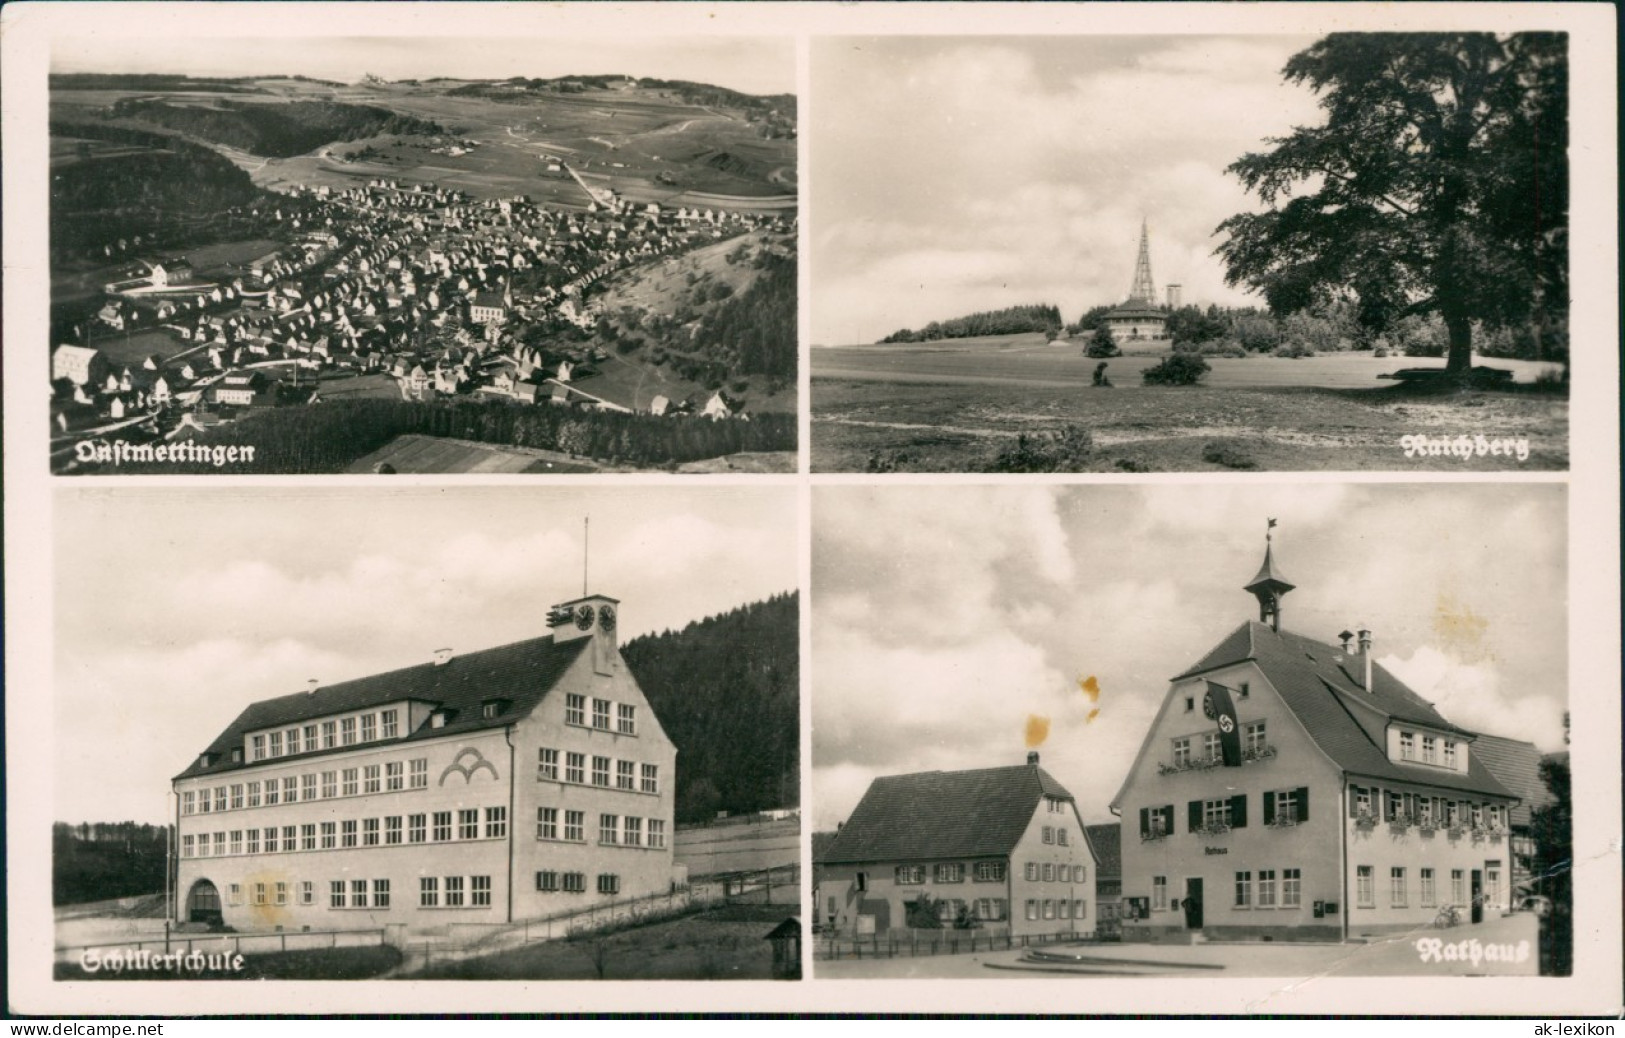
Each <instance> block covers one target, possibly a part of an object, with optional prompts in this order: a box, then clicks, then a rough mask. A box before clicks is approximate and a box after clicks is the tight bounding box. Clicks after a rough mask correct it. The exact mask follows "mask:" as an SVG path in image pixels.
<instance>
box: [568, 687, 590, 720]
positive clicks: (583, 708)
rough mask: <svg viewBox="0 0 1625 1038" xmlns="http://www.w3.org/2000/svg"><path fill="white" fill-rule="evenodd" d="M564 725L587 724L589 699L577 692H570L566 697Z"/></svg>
mask: <svg viewBox="0 0 1625 1038" xmlns="http://www.w3.org/2000/svg"><path fill="white" fill-rule="evenodd" d="M564 723H565V724H573V725H580V726H582V727H585V726H586V724H587V697H586V696H584V695H581V694H579V693H576V692H568V693H566V694H565V696H564Z"/></svg>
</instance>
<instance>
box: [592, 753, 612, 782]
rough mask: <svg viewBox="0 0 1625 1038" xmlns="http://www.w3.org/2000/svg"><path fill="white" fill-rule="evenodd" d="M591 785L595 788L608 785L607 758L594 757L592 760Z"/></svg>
mask: <svg viewBox="0 0 1625 1038" xmlns="http://www.w3.org/2000/svg"><path fill="white" fill-rule="evenodd" d="M592 784H593V785H595V786H608V785H609V758H608V757H594V758H593V759H592Z"/></svg>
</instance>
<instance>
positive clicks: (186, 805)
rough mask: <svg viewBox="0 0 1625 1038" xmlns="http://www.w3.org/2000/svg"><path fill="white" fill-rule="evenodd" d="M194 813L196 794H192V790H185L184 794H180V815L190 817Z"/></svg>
mask: <svg viewBox="0 0 1625 1038" xmlns="http://www.w3.org/2000/svg"><path fill="white" fill-rule="evenodd" d="M196 813H197V793H196V792H194V791H193V790H187V791H186V792H184V793H182V794H181V814H183V815H190V814H196Z"/></svg>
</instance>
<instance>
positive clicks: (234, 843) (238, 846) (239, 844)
mask: <svg viewBox="0 0 1625 1038" xmlns="http://www.w3.org/2000/svg"><path fill="white" fill-rule="evenodd" d="M231 853H232V854H234V855H236V854H241V853H243V831H242V830H241V829H233V830H232V831H231Z"/></svg>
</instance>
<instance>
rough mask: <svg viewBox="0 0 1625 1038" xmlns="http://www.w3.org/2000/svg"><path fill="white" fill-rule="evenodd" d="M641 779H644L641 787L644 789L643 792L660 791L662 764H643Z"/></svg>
mask: <svg viewBox="0 0 1625 1038" xmlns="http://www.w3.org/2000/svg"><path fill="white" fill-rule="evenodd" d="M641 781H642V786H641V787H640V788H641V789H642V791H643V792H645V793H658V792H660V765H658V764H645V765H643V771H642V776H641Z"/></svg>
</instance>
